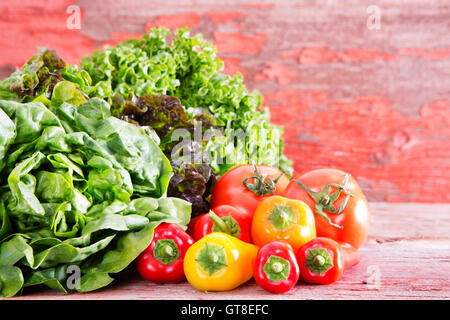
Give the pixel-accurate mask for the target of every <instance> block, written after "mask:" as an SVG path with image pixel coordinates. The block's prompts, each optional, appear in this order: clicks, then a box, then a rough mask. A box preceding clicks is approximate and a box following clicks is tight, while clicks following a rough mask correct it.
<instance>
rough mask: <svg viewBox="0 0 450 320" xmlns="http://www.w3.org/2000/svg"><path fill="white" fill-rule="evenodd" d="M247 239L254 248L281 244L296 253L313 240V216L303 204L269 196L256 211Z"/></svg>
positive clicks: (314, 233)
mask: <svg viewBox="0 0 450 320" xmlns="http://www.w3.org/2000/svg"><path fill="white" fill-rule="evenodd" d="M251 237H252V241H253V243H254V244H256V245H257V246H263V245H265V244H266V243H268V242H271V241H275V240H283V241H286V242H287V243H289V244H290V245H291V246H292V248H293V249H294V252H296V251H297V250H298V249H299V248H300V247H301V246H302V245H304V244H306V243H307V242H308V241H310V240H311V239H313V238H315V237H316V226H315V221H314V214H313V212H312V211H311V209H310V208H309V206H308V205H307V204H306V203H304V202H303V201H300V200H293V199H288V198H285V197H281V196H271V197H269V198H267V199H264V200H263V201H262V202H261V203H260V205H259V206H258V207H257V208H256V211H255V214H254V215H253V220H252V225H251Z"/></svg>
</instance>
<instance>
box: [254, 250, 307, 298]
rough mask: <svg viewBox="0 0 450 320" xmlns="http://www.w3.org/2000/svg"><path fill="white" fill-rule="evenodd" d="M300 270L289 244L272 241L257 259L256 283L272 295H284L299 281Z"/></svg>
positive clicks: (259, 252)
mask: <svg viewBox="0 0 450 320" xmlns="http://www.w3.org/2000/svg"><path fill="white" fill-rule="evenodd" d="M299 276H300V269H299V266H298V263H297V258H296V257H295V253H294V251H293V250H292V247H291V245H290V244H289V243H286V242H284V241H272V242H269V243H267V244H265V245H264V246H262V247H261V248H260V249H259V251H258V255H257V257H256V263H255V271H254V277H255V281H256V283H257V284H258V285H259V286H260V287H261V288H263V289H265V290H267V291H269V292H272V293H284V292H287V291H289V290H290V289H292V287H294V286H295V284H296V283H297V281H298V278H299Z"/></svg>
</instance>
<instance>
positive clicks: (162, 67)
mask: <svg viewBox="0 0 450 320" xmlns="http://www.w3.org/2000/svg"><path fill="white" fill-rule="evenodd" d="M168 37H171V38H172V40H171V43H170V44H169V43H168V41H167V38H168ZM80 65H81V68H82V69H83V70H85V71H87V72H88V73H89V75H90V77H91V79H92V84H93V85H95V86H101V87H102V88H106V89H105V90H104V92H105V95H103V96H102V97H103V98H105V99H110V98H111V95H110V94H109V93H110V92H111V91H112V92H115V93H117V94H120V95H122V96H123V97H127V96H128V95H129V94H130V93H133V94H134V95H136V96H144V95H157V94H166V95H170V96H174V97H177V98H178V99H180V101H181V103H182V105H183V106H184V107H185V109H186V111H187V113H188V114H189V116H191V117H192V116H193V114H194V112H195V110H197V109H198V108H206V109H208V110H209V111H210V112H211V113H212V115H213V116H214V118H215V119H216V120H217V123H218V126H220V127H222V128H223V132H224V133H225V134H228V135H229V136H233V134H235V133H236V131H239V130H240V131H244V132H245V135H244V137H243V138H242V139H240V140H239V141H237V142H236V141H235V140H233V139H230V138H226V137H222V138H212V139H210V141H209V143H208V147H207V149H208V150H209V151H210V152H209V153H210V155H211V159H210V160H211V162H210V165H211V166H212V168H213V169H214V171H215V172H217V173H219V174H223V173H224V172H226V171H227V170H229V169H230V168H232V167H234V166H236V165H238V164H242V163H250V162H252V161H254V162H255V163H259V164H267V165H273V166H277V167H279V168H281V169H282V170H283V171H285V172H286V173H287V174H290V173H291V172H292V168H291V161H290V160H288V159H287V158H286V157H285V156H284V155H283V139H282V137H281V136H282V132H283V129H282V127H279V126H275V125H273V124H271V123H270V114H269V111H268V109H267V108H262V97H261V94H260V93H259V92H258V91H252V92H249V91H248V90H247V88H246V87H245V85H244V79H243V77H242V75H241V74H240V73H238V74H236V75H234V76H229V75H225V74H223V73H221V71H222V69H223V62H222V61H221V60H220V59H219V58H218V56H217V52H216V48H215V47H214V46H213V45H212V43H211V42H209V41H206V40H205V39H204V38H203V37H202V35H200V34H197V35H195V36H190V33H189V30H188V29H187V28H182V29H178V30H176V31H174V32H173V34H172V33H171V31H169V30H167V29H165V28H152V29H151V30H150V32H149V34H145V35H143V37H142V39H141V40H139V39H130V40H128V41H124V42H122V43H119V44H118V45H117V46H115V47H106V48H105V49H104V50H103V51H100V50H97V51H95V52H94V53H93V54H92V55H88V56H85V57H84V58H83V59H82V60H81V64H80ZM98 94H99V93H98V91H96V92H95V93H91V94H90V95H91V96H99V95H98Z"/></svg>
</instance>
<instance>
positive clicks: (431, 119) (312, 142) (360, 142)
mask: <svg viewBox="0 0 450 320" xmlns="http://www.w3.org/2000/svg"><path fill="white" fill-rule="evenodd" d="M264 98H265V103H266V104H267V105H269V106H270V109H271V114H272V121H273V122H274V123H278V124H281V125H283V126H284V128H285V133H284V137H285V141H286V153H287V155H288V156H289V157H291V158H292V159H293V160H294V163H295V170H296V172H302V171H305V170H310V169H315V168H320V167H336V168H341V169H342V170H345V171H347V172H350V173H351V174H353V175H354V176H355V177H356V178H357V179H361V180H364V181H369V184H368V185H369V188H371V189H372V188H373V189H377V190H390V192H389V193H387V194H386V195H385V197H384V199H383V200H385V201H396V202H398V201H411V202H448V201H449V200H450V196H449V195H448V193H446V192H441V190H448V188H450V162H449V161H448V159H449V156H450V151H449V150H450V141H449V140H448V139H442V137H445V136H449V132H448V130H449V128H450V126H449V124H450V119H449V117H450V102H449V101H448V100H439V101H435V102H432V103H430V104H425V105H423V106H422V108H421V111H420V114H421V116H422V117H423V119H418V118H417V117H413V116H409V117H408V116H405V115H404V114H402V113H401V112H399V111H396V110H394V109H392V107H391V103H390V101H389V100H388V99H387V98H386V97H383V96H376V95H375V96H363V97H360V98H359V99H357V100H355V101H345V102H341V101H329V99H328V98H327V96H326V94H325V93H324V92H320V91H319V92H309V91H302V90H280V91H276V92H273V93H270V94H265V95H264ZM280 102H281V103H282V104H278V105H277V104H276V103H280ZM315 103H322V104H323V103H326V106H327V108H326V109H325V110H324V109H323V108H322V109H321V110H318V109H317V108H313V105H314V104H315ZM293 110H295V112H293ZM287 119H289V120H287ZM387 119H389V121H387ZM417 128H422V129H421V130H420V131H418V129H417ZM388 137H391V138H388ZM430 159H433V161H430ZM386 177H388V179H389V183H390V184H392V186H390V187H387V186H386V185H384V186H382V187H381V188H380V181H384V180H386V179H387V178H386ZM372 184H373V185H372Z"/></svg>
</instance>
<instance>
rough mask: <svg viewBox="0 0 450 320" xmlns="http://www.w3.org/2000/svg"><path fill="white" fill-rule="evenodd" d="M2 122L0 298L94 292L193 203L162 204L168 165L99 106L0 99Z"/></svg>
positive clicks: (146, 139) (140, 135)
mask: <svg viewBox="0 0 450 320" xmlns="http://www.w3.org/2000/svg"><path fill="white" fill-rule="evenodd" d="M60 83H61V82H60ZM0 117H1V118H2V120H3V121H2V122H1V127H0V130H2V132H4V135H2V139H1V140H0V147H1V148H0V151H2V152H3V154H0V155H3V158H0V161H1V163H2V168H1V169H0V189H1V191H2V192H1V193H0V227H1V228H0V296H3V297H10V296H13V295H16V294H20V293H21V292H22V290H24V288H28V287H30V286H35V285H45V286H47V287H49V288H52V289H57V290H61V291H62V292H69V291H70V290H72V289H74V290H78V291H80V292H87V291H91V290H95V289H98V288H101V287H103V286H106V285H108V284H109V283H110V282H111V281H112V280H113V277H112V276H113V274H114V273H117V272H120V271H121V270H123V269H124V268H125V267H126V266H128V265H129V264H130V263H131V262H132V261H133V260H134V259H135V258H136V257H137V256H138V255H139V254H140V253H141V252H142V251H143V250H144V249H145V248H146V247H147V246H148V245H149V244H150V242H151V240H152V238H153V231H154V228H155V227H156V226H158V225H159V223H161V222H171V223H177V224H179V225H180V226H182V227H183V228H186V226H187V224H188V222H189V220H190V217H191V204H190V203H189V202H187V201H184V200H181V199H178V198H167V197H166V194H167V188H168V184H169V180H170V178H171V177H172V175H173V172H172V168H171V166H170V162H169V160H168V159H167V157H166V156H165V155H164V153H163V152H162V151H161V149H160V148H159V146H158V145H157V143H156V142H155V141H154V140H153V139H152V138H151V137H150V136H149V135H148V134H147V133H146V132H145V131H144V130H143V129H142V128H140V127H137V126H135V125H133V124H131V123H128V122H125V121H121V120H119V119H117V118H116V117H113V116H111V114H110V107H109V105H108V104H107V103H106V102H105V101H104V100H102V99H99V98H92V99H90V100H89V101H88V102H87V103H84V104H82V105H80V106H78V107H77V106H75V105H73V104H70V103H68V102H67V101H65V102H59V103H56V104H54V103H53V101H52V103H50V104H49V105H48V106H46V105H44V104H43V103H41V102H36V101H34V102H28V103H21V102H17V101H13V100H10V101H6V100H0ZM6 154H8V157H6ZM74 268H78V269H77V270H79V281H78V282H79V284H78V285H77V286H75V287H73V286H72V285H71V283H70V281H69V280H71V273H70V271H71V270H73V269H74Z"/></svg>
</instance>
